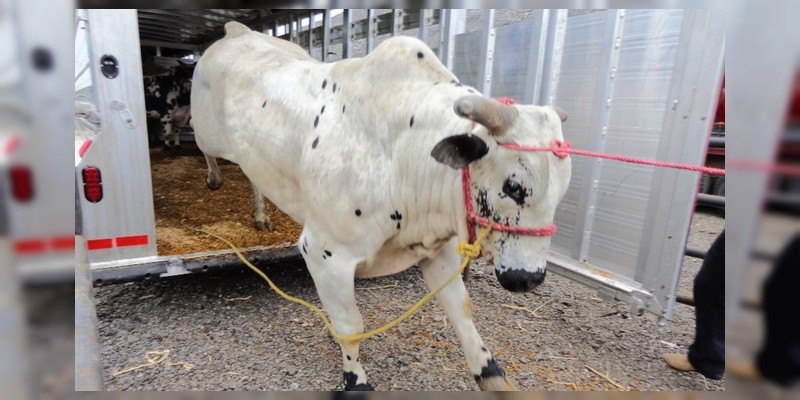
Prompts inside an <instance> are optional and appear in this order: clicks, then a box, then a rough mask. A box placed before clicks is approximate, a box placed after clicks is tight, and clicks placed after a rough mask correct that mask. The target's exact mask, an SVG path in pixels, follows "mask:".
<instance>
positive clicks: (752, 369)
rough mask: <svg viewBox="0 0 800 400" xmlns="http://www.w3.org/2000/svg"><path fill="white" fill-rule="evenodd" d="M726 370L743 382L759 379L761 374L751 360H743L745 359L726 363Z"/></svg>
mask: <svg viewBox="0 0 800 400" xmlns="http://www.w3.org/2000/svg"><path fill="white" fill-rule="evenodd" d="M727 369H728V372H729V373H730V374H731V375H733V376H735V377H737V378H739V379H744V380H756V379H761V372H759V371H758V367H756V363H754V362H753V361H751V360H745V359H739V360H731V361H729V362H728V365H727Z"/></svg>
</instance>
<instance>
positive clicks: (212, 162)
mask: <svg viewBox="0 0 800 400" xmlns="http://www.w3.org/2000/svg"><path fill="white" fill-rule="evenodd" d="M203 155H204V156H205V157H206V165H208V176H207V177H206V186H208V188H209V189H211V190H217V189H219V188H221V187H222V174H221V173H220V172H219V166H217V159H216V158H214V157H211V156H209V155H208V154H205V153H204V154H203Z"/></svg>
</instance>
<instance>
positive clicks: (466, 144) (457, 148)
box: [431, 133, 489, 169]
mask: <svg viewBox="0 0 800 400" xmlns="http://www.w3.org/2000/svg"><path fill="white" fill-rule="evenodd" d="M488 152H489V146H488V145H486V142H484V141H483V139H481V138H479V137H477V136H475V135H472V134H469V133H462V134H460V135H455V136H450V137H446V138H444V139H442V141H441V142H439V143H436V146H433V150H432V151H431V157H433V158H434V159H435V160H436V161H438V162H440V163H442V164H446V165H449V166H450V167H452V168H455V169H459V168H464V167H466V166H467V165H469V163H471V162H473V161H475V160H477V159H479V158H481V157H483V156H485V155H486V153H488Z"/></svg>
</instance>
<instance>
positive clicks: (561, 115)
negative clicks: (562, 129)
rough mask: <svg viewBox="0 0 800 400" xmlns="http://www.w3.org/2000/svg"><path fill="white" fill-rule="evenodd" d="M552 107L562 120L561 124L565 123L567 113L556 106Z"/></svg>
mask: <svg viewBox="0 0 800 400" xmlns="http://www.w3.org/2000/svg"><path fill="white" fill-rule="evenodd" d="M550 107H553V110H555V112H556V114H558V118H559V119H561V122H565V121H566V120H567V112H566V111H564V109H563V108H561V107H556V106H550Z"/></svg>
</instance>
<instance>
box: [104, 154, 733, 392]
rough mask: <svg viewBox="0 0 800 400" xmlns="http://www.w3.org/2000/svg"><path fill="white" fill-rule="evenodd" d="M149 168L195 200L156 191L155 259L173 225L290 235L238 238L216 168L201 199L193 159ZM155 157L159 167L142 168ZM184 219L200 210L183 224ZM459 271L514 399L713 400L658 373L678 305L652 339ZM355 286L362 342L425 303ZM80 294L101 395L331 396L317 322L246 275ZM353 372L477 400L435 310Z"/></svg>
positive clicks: (682, 345)
mask: <svg viewBox="0 0 800 400" xmlns="http://www.w3.org/2000/svg"><path fill="white" fill-rule="evenodd" d="M154 153H155V151H154ZM151 157H152V158H153V159H154V162H153V164H154V165H155V166H154V178H153V179H154V182H156V185H158V182H157V179H159V178H160V177H159V176H156V174H155V173H156V172H157V173H161V174H162V175H161V176H163V175H166V174H172V175H174V176H177V177H178V178H179V179H177V182H178V183H177V185H179V186H180V187H181V188H185V190H189V191H191V193H196V194H195V195H194V196H189V197H188V198H182V199H181V202H180V203H179V204H177V205H173V204H170V199H169V198H168V197H169V195H168V194H165V193H163V192H161V191H160V190H161V189H156V193H157V194H156V209H157V215H158V218H159V222H158V224H160V227H159V231H158V232H159V249H160V251H161V252H162V253H164V254H169V253H170V252H171V251H178V250H180V249H183V248H181V247H176V246H178V244H176V243H175V241H172V242H171V241H170V239H169V236H168V235H169V232H170V231H169V230H167V231H166V232H167V233H166V234H165V233H164V232H165V231H164V225H163V224H165V223H174V221H178V222H179V223H178V225H172V226H170V227H169V229H173V230H180V229H185V228H184V227H183V226H182V225H181V223H186V226H189V225H191V226H207V227H213V228H215V229H216V228H220V227H221V228H220V229H224V228H226V227H227V228H228V229H229V231H228V232H227V233H225V234H226V235H227V234H230V235H232V238H234V240H236V241H244V240H250V239H252V240H254V242H253V244H254V245H255V244H261V243H260V242H259V241H260V240H263V239H266V238H273V240H275V242H274V243H281V242H291V241H293V240H294V238H293V237H292V235H294V233H291V234H285V233H282V232H281V231H280V225H278V224H277V223H276V222H277V218H276V216H277V215H276V213H275V212H274V208H272V210H273V213H272V215H273V223H276V227H277V228H278V230H277V233H258V232H256V231H255V230H254V229H253V228H252V217H251V215H250V207H251V204H250V198H251V192H250V189H249V187H248V184H247V182H246V180H243V181H242V180H240V181H235V180H232V179H230V178H231V177H232V176H235V175H236V174H237V173H238V174H240V172H238V167H236V166H235V165H232V164H225V165H222V166H221V167H222V171H223V175H224V176H225V178H226V179H227V182H226V183H225V185H226V186H225V187H223V189H220V191H217V192H211V191H209V190H208V189H207V188H205V180H204V177H205V172H204V171H205V164H204V162H203V160H202V158H199V157H183V156H180V154H179V156H177V157H176V156H175V155H161V154H158V153H156V154H155V155H151ZM159 157H163V159H160V160H156V159H157V158H159ZM156 161H157V162H156ZM226 190H229V191H230V192H225V191H226ZM225 193H229V194H227V195H226V194H225ZM220 194H222V196H223V197H224V198H225V201H224V205H222V206H219V207H214V206H213V205H212V206H209V203H211V201H210V200H209V198H211V197H213V196H218V195H220ZM159 196H161V197H159ZM210 196H211V197H210ZM190 207H198V208H200V207H202V208H204V209H206V208H210V210H209V211H207V212H200V213H196V214H193V216H187V214H185V211H186V210H187V209H188V208H190ZM159 209H161V211H158V210H159ZM223 221H235V222H228V224H229V225H224V224H223ZM723 227H724V219H723V218H721V217H719V216H718V215H716V214H714V213H711V212H706V211H701V212H698V213H696V214H695V217H694V219H693V222H692V228H691V233H690V239H689V244H690V245H691V246H694V247H698V248H703V249H706V248H708V246H710V244H711V242H712V241H713V240H714V238H715V237H716V235H717V234H718V233H719V232H720V231H721V230H722V229H723ZM173 232H174V231H173ZM182 234H184V235H185V233H182ZM280 235H283V236H280ZM191 240H195V241H198V242H200V243H198V244H197V245H198V246H200V247H202V248H200V249H199V250H203V249H209V248H224V247H223V246H222V245H220V244H219V243H217V242H214V241H213V240H209V239H206V238H199V237H195V238H192V239H191ZM202 240H205V241H204V242H201V241H202ZM187 242H188V240H187ZM162 246H163V247H162ZM168 246H173V247H168ZM700 263H701V261H700V260H697V259H693V258H689V257H686V258H684V268H683V271H682V274H681V279H680V290H679V293H682V294H691V287H692V280H693V279H694V276H695V275H696V273H697V271H698V270H699V267H700ZM472 269H473V278H472V280H471V282H469V283H468V289H469V291H470V295H471V297H472V303H473V314H474V317H475V323H476V325H477V328H478V331H479V332H480V333H481V335H482V337H483V339H484V341H485V342H486V344H487V345H488V346H489V347H490V348H491V349H492V351H493V353H494V355H495V357H496V358H497V360H498V362H499V363H500V364H501V365H502V366H504V368H505V370H506V372H507V373H508V374H509V375H510V376H511V377H512V378H513V379H514V380H515V381H516V382H517V383H518V385H519V387H520V389H522V390H529V391H561V390H568V391H571V390H662V391H678V390H724V384H725V381H724V380H723V381H711V380H707V379H705V378H703V377H702V376H701V375H699V374H693V373H679V372H676V371H673V370H671V369H670V368H668V367H667V366H666V365H665V364H664V363H663V361H662V360H661V355H662V354H663V353H666V352H680V351H686V349H687V347H688V346H689V344H691V341H692V339H693V336H694V308H692V307H690V306H686V305H681V304H678V305H677V307H676V312H675V315H674V317H673V319H672V321H670V322H669V323H668V324H667V326H666V327H664V328H662V329H659V328H657V327H656V324H655V318H654V317H652V316H650V315H648V314H645V315H642V316H637V315H633V314H631V313H630V312H629V307H628V306H627V305H626V304H623V303H620V302H615V301H611V300H603V299H600V298H598V297H597V295H596V293H595V292H594V291H592V290H589V289H587V288H585V287H584V286H581V285H579V284H577V283H575V282H573V281H570V280H568V279H566V278H564V277H561V276H558V275H556V274H549V275H548V277H547V280H546V281H545V283H544V284H543V285H542V286H541V287H540V288H538V289H537V290H536V291H535V292H533V293H526V294H512V293H510V292H507V291H505V290H503V289H502V288H501V287H500V285H499V283H498V282H497V279H496V278H495V277H494V273H493V271H492V269H491V268H490V267H488V266H487V265H486V264H485V263H483V262H477V263H473V267H472ZM264 271H265V272H266V273H267V274H268V275H269V276H270V277H271V278H272V279H273V280H274V281H275V283H276V284H277V285H278V286H279V287H281V288H283V289H284V290H286V291H287V292H288V293H290V294H293V295H296V296H299V297H301V298H303V299H306V300H308V301H311V302H312V303H315V304H317V305H319V299H318V297H317V295H316V291H315V289H314V286H313V283H312V281H311V277H310V276H309V274H308V272H307V271H306V270H305V267H304V265H302V263H300V264H294V265H283V266H280V267H267V268H264ZM356 287H357V297H358V302H359V306H360V309H361V312H362V314H363V316H364V320H365V323H366V326H367V328H368V329H371V328H375V327H377V326H379V325H382V324H383V323H385V322H387V321H389V320H390V319H392V318H394V317H395V316H397V315H399V314H401V313H402V312H404V311H405V310H406V309H407V308H408V307H409V306H410V305H411V304H413V303H414V302H415V301H416V300H417V299H419V298H420V297H422V296H424V295H425V285H424V283H423V282H422V279H421V275H420V273H419V271H418V270H417V269H414V268H412V269H409V270H407V271H405V272H403V273H401V274H398V275H393V276H389V277H385V278H378V279H371V280H359V281H357V282H356ZM94 294H95V296H96V300H97V313H98V318H99V319H100V340H101V344H102V358H103V364H104V373H105V379H106V386H107V389H109V390H340V389H341V388H342V386H341V385H342V384H341V381H342V371H341V360H340V359H341V353H340V351H339V348H338V345H337V344H336V343H335V342H334V340H332V339H331V337H330V336H329V335H328V333H327V331H326V330H325V328H324V326H323V325H322V323H321V321H320V320H318V319H317V317H316V316H315V315H313V314H312V313H311V312H309V311H307V310H306V309H304V308H301V307H300V306H297V305H294V304H291V303H288V302H286V301H284V300H282V299H281V298H279V297H278V295H276V294H275V293H273V292H272V291H271V290H269V288H268V287H267V285H266V284H265V283H264V282H263V281H262V280H261V278H259V277H258V276H257V275H255V274H254V273H253V272H252V271H250V270H247V269H242V268H230V269H228V270H223V271H217V272H208V273H204V274H194V275H186V276H179V277H172V278H161V279H150V280H142V281H135V282H128V283H124V284H115V285H107V286H99V287H96V288H95V293H94ZM508 306H519V307H527V308H528V309H530V310H534V309H535V310H537V313H536V316H534V315H532V314H530V313H528V312H526V311H521V310H514V309H511V308H509V307H508ZM361 359H362V362H363V363H364V366H365V368H366V371H367V374H368V376H369V378H370V383H371V384H372V385H373V386H374V387H375V388H376V389H377V390H477V385H476V384H475V381H474V380H473V378H472V376H471V375H470V373H469V372H468V370H467V368H466V362H465V359H464V355H463V351H462V349H461V345H460V343H459V342H458V339H457V337H456V335H455V332H453V330H452V328H451V327H450V326H449V325H448V323H447V320H446V318H445V316H444V312H443V310H442V309H441V308H440V307H439V305H438V304H437V302H436V301H432V302H431V303H429V304H428V305H426V306H425V307H423V309H422V310H421V311H420V312H419V313H418V314H416V315H415V316H413V317H412V318H411V319H409V320H408V321H406V322H404V323H402V324H401V325H400V326H398V327H397V328H395V329H392V330H391V331H389V332H387V333H384V334H381V335H379V336H378V337H376V338H372V339H368V340H367V341H365V342H362V345H361Z"/></svg>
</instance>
